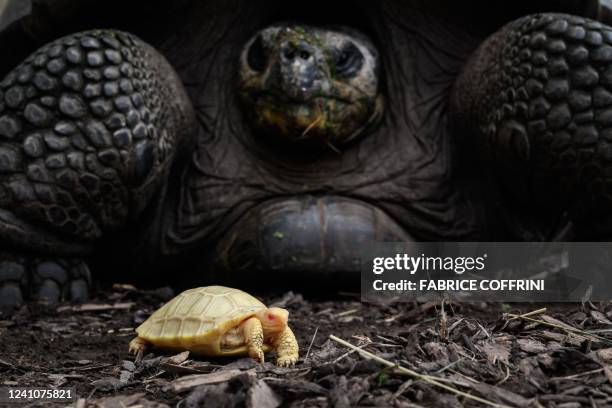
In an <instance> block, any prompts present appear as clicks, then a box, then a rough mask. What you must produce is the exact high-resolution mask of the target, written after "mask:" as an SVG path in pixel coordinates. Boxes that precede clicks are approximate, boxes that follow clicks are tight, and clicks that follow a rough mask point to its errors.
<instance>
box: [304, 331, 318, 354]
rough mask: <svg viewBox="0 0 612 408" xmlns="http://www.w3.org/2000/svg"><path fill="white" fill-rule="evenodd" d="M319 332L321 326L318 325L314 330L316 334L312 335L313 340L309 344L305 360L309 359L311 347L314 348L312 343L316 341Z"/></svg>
mask: <svg viewBox="0 0 612 408" xmlns="http://www.w3.org/2000/svg"><path fill="white" fill-rule="evenodd" d="M318 332H319V326H317V328H316V329H315V331H314V334H313V335H312V340H310V345H309V346H308V351H306V357H304V362H306V361H307V360H308V356H309V355H310V349H311V348H312V344H313V343H314V341H315V338H316V337H317V333H318Z"/></svg>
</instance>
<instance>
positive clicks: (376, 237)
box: [215, 196, 414, 282]
mask: <svg viewBox="0 0 612 408" xmlns="http://www.w3.org/2000/svg"><path fill="white" fill-rule="evenodd" d="M380 241H388V242H394V241H395V242H397V241H414V239H413V238H412V237H411V236H410V235H409V234H408V233H407V232H406V231H405V230H404V229H403V228H402V227H401V226H400V225H399V224H398V223H397V222H395V221H394V220H393V219H392V218H391V217H389V216H388V215H387V214H386V213H385V212H383V211H382V210H381V209H379V208H377V207H375V206H374V205H372V204H369V203H366V202H363V201H359V200H356V199H352V198H346V197H340V196H320V197H316V196H299V197H290V198H284V199H276V200H271V201H267V202H264V203H263V204H260V205H259V206H257V207H255V208H253V209H251V210H249V211H248V212H247V213H246V214H244V215H243V216H242V217H241V219H240V220H239V221H238V222H237V223H235V224H234V226H233V227H232V228H231V229H230V230H229V231H228V233H227V234H226V235H225V236H224V237H223V238H222V239H221V240H220V241H219V243H218V244H217V247H216V254H217V259H216V262H215V264H216V266H217V268H215V269H220V270H221V271H223V273H224V275H223V276H227V274H228V273H229V274H230V275H231V274H233V273H236V275H237V276H242V277H244V276H245V272H246V273H247V274H248V275H252V274H255V273H257V275H262V274H265V275H269V276H272V277H274V276H280V275H281V274H282V276H285V275H286V274H287V273H290V274H291V276H292V277H296V278H298V277H300V276H301V277H303V278H306V280H303V281H307V278H308V277H312V276H320V277H326V276H330V275H335V277H341V276H346V277H352V278H353V279H351V281H353V280H354V281H355V282H359V279H354V278H355V276H356V274H359V273H360V268H361V254H362V250H363V247H364V245H366V244H368V243H370V242H380ZM258 272H260V273H258Z"/></svg>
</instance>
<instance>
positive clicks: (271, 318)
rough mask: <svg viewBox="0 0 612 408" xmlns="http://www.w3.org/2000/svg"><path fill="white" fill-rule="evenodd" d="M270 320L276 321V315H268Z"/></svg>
mask: <svg viewBox="0 0 612 408" xmlns="http://www.w3.org/2000/svg"><path fill="white" fill-rule="evenodd" d="M268 320H276V316H274V315H271V314H270V315H268Z"/></svg>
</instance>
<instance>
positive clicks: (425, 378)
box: [329, 334, 507, 407]
mask: <svg viewBox="0 0 612 408" xmlns="http://www.w3.org/2000/svg"><path fill="white" fill-rule="evenodd" d="M329 338H330V339H332V340H333V341H335V342H337V343H340V344H342V345H343V346H345V347H348V348H350V349H352V350H354V351H356V352H358V353H359V354H361V355H362V356H364V357H366V358H369V359H372V360H375V361H377V362H379V363H381V364H383V365H385V366H387V367H391V368H394V369H395V370H397V371H400V372H402V373H405V374H408V375H410V376H411V377H414V378H416V379H417V380H421V381H425V382H427V383H429V384H432V385H436V386H438V387H440V388H444V389H445V390H447V391H450V392H452V393H454V394H457V395H461V396H463V397H465V398H468V399H471V400H474V401H478V402H480V403H482V404H485V405H489V406H492V407H507V405H502V404H497V403H495V402H493V401H489V400H486V399H484V398H480V397H478V396H475V395H472V394H468V393H467V392H464V391H461V390H458V389H456V388H453V387H451V386H448V385H446V384H443V383H442V382H441V381H440V380H442V379H441V378H438V377H434V376H430V375H423V374H420V373H417V372H416V371H413V370H410V369H409V368H406V367H403V366H400V365H397V364H393V363H392V362H391V361H389V360H385V359H384V358H382V357H379V356H377V355H375V354H372V353H370V352H368V351H365V350H362V349H360V348H359V347H357V346H354V345H352V344H351V343H349V342H348V341H345V340H342V339H341V338H339V337H336V336H334V335H333V334H332V335H330V336H329Z"/></svg>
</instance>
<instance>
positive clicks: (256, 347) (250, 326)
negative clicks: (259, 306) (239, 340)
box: [242, 317, 264, 363]
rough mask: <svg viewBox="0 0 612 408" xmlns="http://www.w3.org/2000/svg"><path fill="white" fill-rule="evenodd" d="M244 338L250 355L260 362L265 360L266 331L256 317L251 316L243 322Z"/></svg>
mask: <svg viewBox="0 0 612 408" xmlns="http://www.w3.org/2000/svg"><path fill="white" fill-rule="evenodd" d="M242 330H243V333H244V338H245V340H246V342H247V347H248V350H249V357H251V358H252V359H254V360H257V361H259V362H260V363H263V362H264V352H263V341H264V333H263V327H262V326H261V322H260V321H259V319H257V318H256V317H251V318H250V319H247V320H245V321H244V322H243V323H242Z"/></svg>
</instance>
